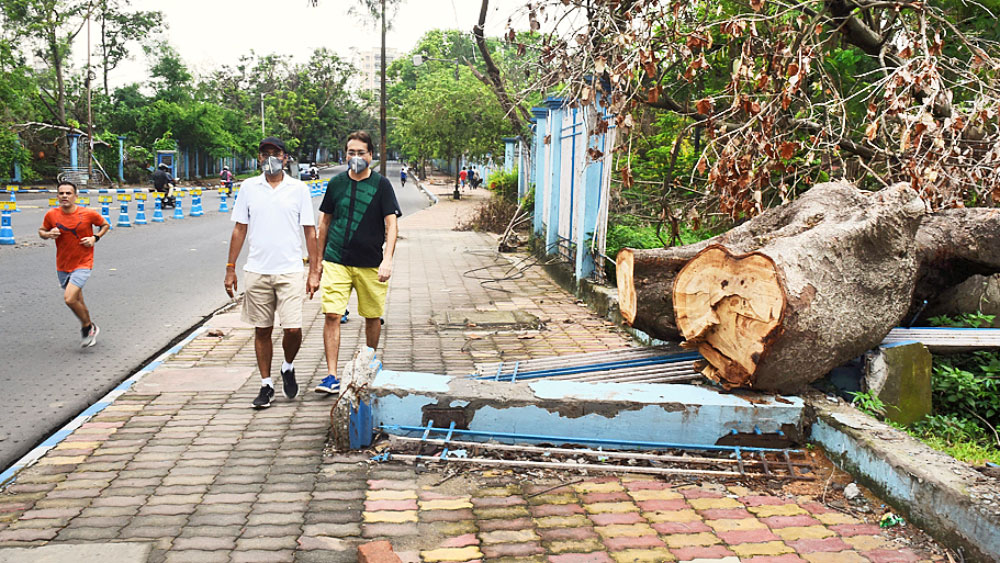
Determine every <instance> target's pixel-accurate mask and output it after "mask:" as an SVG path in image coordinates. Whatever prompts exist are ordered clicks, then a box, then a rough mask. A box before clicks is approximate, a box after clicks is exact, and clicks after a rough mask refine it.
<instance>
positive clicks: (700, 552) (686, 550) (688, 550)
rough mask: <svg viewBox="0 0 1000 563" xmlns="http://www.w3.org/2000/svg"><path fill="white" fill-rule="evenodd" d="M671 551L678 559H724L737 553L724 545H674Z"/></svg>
mask: <svg viewBox="0 0 1000 563" xmlns="http://www.w3.org/2000/svg"><path fill="white" fill-rule="evenodd" d="M670 552H671V553H673V554H674V557H676V558H677V560H678V561H691V560H696V559H697V560H706V561H707V560H712V559H723V558H726V557H732V556H733V555H735V554H734V553H733V552H732V551H730V550H729V548H727V547H726V546H724V545H709V546H701V545H698V546H690V547H672V548H670Z"/></svg>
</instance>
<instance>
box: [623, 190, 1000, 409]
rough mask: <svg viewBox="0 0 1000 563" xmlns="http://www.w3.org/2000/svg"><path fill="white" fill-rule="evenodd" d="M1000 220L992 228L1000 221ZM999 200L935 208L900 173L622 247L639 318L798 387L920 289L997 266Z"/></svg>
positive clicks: (747, 377)
mask: <svg viewBox="0 0 1000 563" xmlns="http://www.w3.org/2000/svg"><path fill="white" fill-rule="evenodd" d="M991 230H992V231H991ZM997 233H1000V213H998V212H996V211H994V210H989V209H956V210H949V211H945V212H941V213H936V214H927V213H925V207H924V204H923V202H922V201H921V200H920V199H919V198H918V197H917V194H916V192H914V191H913V190H911V189H909V188H908V187H906V186H905V185H903V184H900V185H896V186H892V187H890V188H886V189H884V190H882V191H879V192H874V193H871V192H863V191H860V190H858V189H856V188H854V187H853V186H851V185H849V184H845V183H826V184H819V185H817V186H815V187H813V188H812V189H810V190H809V191H808V192H806V193H805V194H804V195H803V196H802V197H800V198H799V199H797V200H796V201H794V202H792V203H790V204H788V205H785V206H782V207H779V208H775V209H772V210H769V211H767V212H765V213H764V214H762V215H760V216H759V217H757V218H754V219H753V220H751V221H748V222H747V223H744V224H743V225H740V226H738V227H736V228H734V229H732V230H730V231H729V232H727V233H724V234H722V235H719V236H717V237H714V238H712V239H709V240H707V241H703V242H702V243H698V244H697V245H691V246H687V247H679V248H668V249H656V250H642V251H636V250H630V249H626V250H623V251H622V252H621V253H620V254H619V256H618V260H617V261H618V265H619V268H618V284H619V301H620V302H619V305H620V308H621V310H622V315H623V317H625V319H626V321H627V322H629V323H630V324H631V325H632V326H634V327H636V328H639V329H641V330H644V331H646V332H647V333H649V334H650V335H652V336H654V337H657V338H662V339H667V340H670V339H676V338H677V337H678V336H681V337H683V338H686V339H687V341H688V345H689V346H692V347H697V349H698V350H699V351H701V353H702V355H703V356H704V357H705V359H706V365H705V366H704V369H703V373H704V374H705V375H706V376H707V377H709V378H710V379H713V380H715V381H718V382H720V383H722V384H723V385H724V386H726V387H753V388H757V389H762V390H769V391H781V392H788V391H794V390H796V389H798V388H799V387H801V386H802V385H804V384H807V383H809V382H811V381H813V380H815V379H818V378H820V377H822V376H823V375H825V374H826V373H827V372H828V371H829V370H830V369H832V368H834V367H836V366H838V365H840V364H842V363H843V362H845V361H847V360H849V359H850V358H853V357H856V356H858V355H860V354H861V353H863V352H864V351H865V350H867V349H870V348H872V347H873V346H876V345H877V344H878V343H879V342H880V341H881V340H882V338H883V337H884V336H885V335H886V334H887V333H888V332H889V330H891V329H892V328H893V327H894V326H896V325H897V324H898V323H899V322H900V320H902V319H903V318H905V317H906V315H907V314H908V312H912V307H913V305H914V303H917V302H922V299H924V297H918V296H923V295H935V294H936V293H937V292H940V291H942V290H944V289H945V288H947V287H951V286H953V285H955V284H956V283H958V282H960V281H962V280H964V279H965V278H966V277H968V276H969V275H972V274H973V273H990V271H992V272H997V271H1000V244H998V242H1000V241H998V240H997V238H998V234H997Z"/></svg>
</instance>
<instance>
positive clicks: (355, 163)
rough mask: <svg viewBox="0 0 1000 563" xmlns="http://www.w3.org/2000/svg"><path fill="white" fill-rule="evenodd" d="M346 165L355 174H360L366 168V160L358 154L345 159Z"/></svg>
mask: <svg viewBox="0 0 1000 563" xmlns="http://www.w3.org/2000/svg"><path fill="white" fill-rule="evenodd" d="M347 167H348V168H349V169H350V170H351V172H354V173H355V174H361V173H362V172H364V171H365V170H366V169H367V168H368V161H367V160H365V159H364V158H362V157H360V156H352V157H351V160H349V161H347Z"/></svg>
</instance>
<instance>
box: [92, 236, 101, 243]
mask: <svg viewBox="0 0 1000 563" xmlns="http://www.w3.org/2000/svg"><path fill="white" fill-rule="evenodd" d="M99 240H101V235H96V234H95V235H94V242H97V241H99Z"/></svg>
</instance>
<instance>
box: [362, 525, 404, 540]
mask: <svg viewBox="0 0 1000 563" xmlns="http://www.w3.org/2000/svg"><path fill="white" fill-rule="evenodd" d="M361 535H362V537H366V538H381V537H395V536H415V535H417V525H416V524H414V523H412V522H409V523H406V524H391V523H384V522H376V523H372V524H363V525H361Z"/></svg>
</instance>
